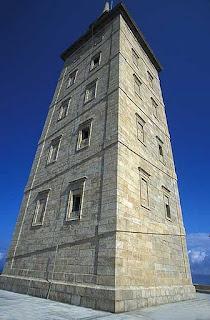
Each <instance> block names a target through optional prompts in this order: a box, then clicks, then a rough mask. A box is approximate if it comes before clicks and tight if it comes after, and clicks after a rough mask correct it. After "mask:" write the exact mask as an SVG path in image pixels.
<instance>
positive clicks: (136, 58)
mask: <svg viewBox="0 0 210 320" xmlns="http://www.w3.org/2000/svg"><path fill="white" fill-rule="evenodd" d="M132 59H133V63H134V64H135V66H136V67H138V66H139V56H138V54H137V53H136V51H135V50H134V49H132Z"/></svg>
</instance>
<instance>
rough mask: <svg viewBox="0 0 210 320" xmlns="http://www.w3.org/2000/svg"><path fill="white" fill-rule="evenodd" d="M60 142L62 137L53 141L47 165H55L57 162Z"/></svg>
mask: <svg viewBox="0 0 210 320" xmlns="http://www.w3.org/2000/svg"><path fill="white" fill-rule="evenodd" d="M60 141H61V137H58V138H56V139H53V140H52V142H51V144H50V148H49V153H48V157H47V164H49V163H53V162H55V161H56V160H57V157H58V151H59V146H60Z"/></svg>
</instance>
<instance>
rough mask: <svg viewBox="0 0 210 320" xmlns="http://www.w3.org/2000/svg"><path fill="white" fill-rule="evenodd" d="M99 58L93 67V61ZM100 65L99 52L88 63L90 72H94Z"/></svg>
mask: <svg viewBox="0 0 210 320" xmlns="http://www.w3.org/2000/svg"><path fill="white" fill-rule="evenodd" d="M97 57H99V61H98V65H94V59H95V58H97ZM100 64H101V51H100V52H98V53H96V54H95V55H94V56H93V57H92V58H91V61H90V71H92V70H94V69H95V68H97V67H99V66H100Z"/></svg>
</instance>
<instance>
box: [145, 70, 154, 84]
mask: <svg viewBox="0 0 210 320" xmlns="http://www.w3.org/2000/svg"><path fill="white" fill-rule="evenodd" d="M147 75H148V80H149V85H150V87H151V88H153V87H154V77H153V76H152V75H151V73H150V72H149V71H147Z"/></svg>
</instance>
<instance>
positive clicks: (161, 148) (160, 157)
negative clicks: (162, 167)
mask: <svg viewBox="0 0 210 320" xmlns="http://www.w3.org/2000/svg"><path fill="white" fill-rule="evenodd" d="M157 143H158V154H159V159H160V161H162V162H164V152H163V141H162V140H160V138H159V137H157Z"/></svg>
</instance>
